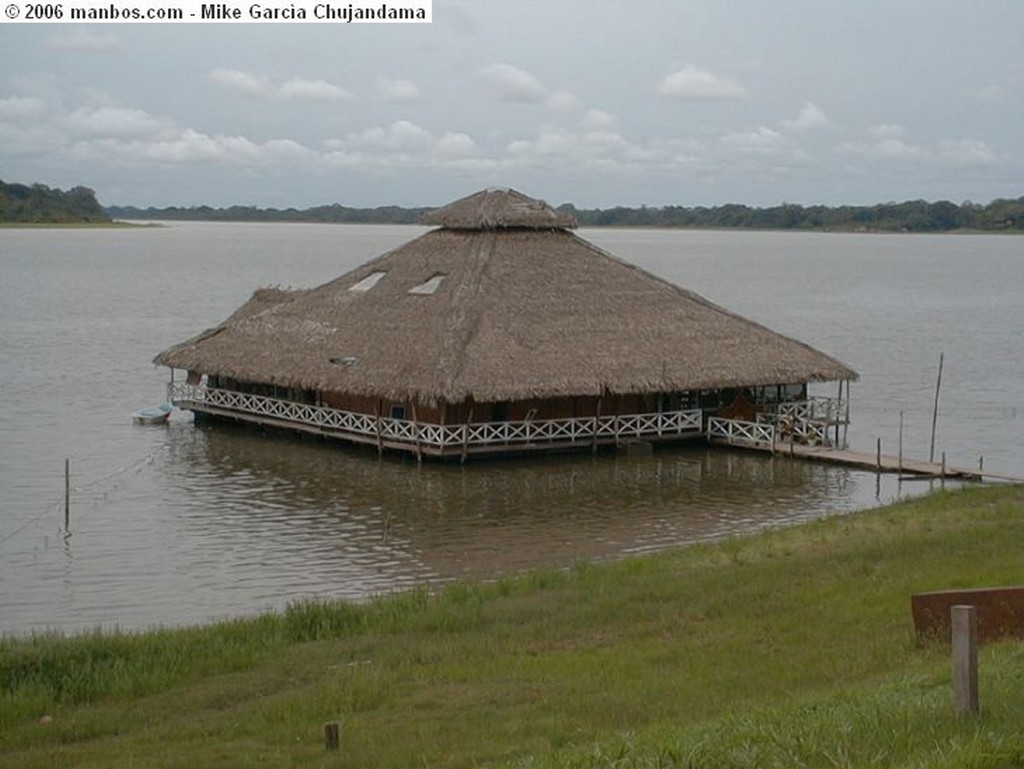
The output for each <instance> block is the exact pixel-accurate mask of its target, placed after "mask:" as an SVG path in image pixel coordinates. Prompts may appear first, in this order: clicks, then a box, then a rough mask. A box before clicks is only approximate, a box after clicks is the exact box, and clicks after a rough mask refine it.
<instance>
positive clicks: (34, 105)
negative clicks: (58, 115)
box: [0, 96, 46, 121]
mask: <svg viewBox="0 0 1024 769" xmlns="http://www.w3.org/2000/svg"><path fill="white" fill-rule="evenodd" d="M44 112H46V102H45V101H43V100H42V99H40V98H39V97H37V96H13V97H11V98H10V99H0V120H10V121H18V120H34V119H37V118H38V117H39V116H40V115H42V114H43V113H44Z"/></svg>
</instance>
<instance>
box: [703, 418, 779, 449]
mask: <svg viewBox="0 0 1024 769" xmlns="http://www.w3.org/2000/svg"><path fill="white" fill-rule="evenodd" d="M708 438H710V439H712V440H716V439H717V440H723V441H725V442H726V443H729V444H748V445H755V446H760V445H764V444H771V443H774V442H775V426H774V425H773V424H771V423H770V422H744V421H743V420H741V419H721V418H719V417H711V418H710V419H708Z"/></svg>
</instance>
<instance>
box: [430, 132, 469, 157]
mask: <svg viewBox="0 0 1024 769" xmlns="http://www.w3.org/2000/svg"><path fill="white" fill-rule="evenodd" d="M478 149H479V148H478V147H477V145H476V142H475V141H473V138H472V137H471V136H469V135H467V134H464V133H451V132H449V133H445V134H443V135H442V136H441V138H440V139H438V141H437V152H438V154H439V155H443V156H445V157H451V158H468V157H473V156H474V155H476V154H477V152H478Z"/></svg>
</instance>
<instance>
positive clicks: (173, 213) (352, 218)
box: [106, 203, 431, 224]
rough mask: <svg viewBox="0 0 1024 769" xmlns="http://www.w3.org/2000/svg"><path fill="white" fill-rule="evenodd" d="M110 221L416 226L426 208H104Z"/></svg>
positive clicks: (427, 209) (335, 204) (339, 206)
mask: <svg viewBox="0 0 1024 769" xmlns="http://www.w3.org/2000/svg"><path fill="white" fill-rule="evenodd" d="M106 210H107V213H108V214H110V216H112V217H113V218H114V219H129V220H131V219H160V220H163V219H184V220H198V221H211V222H323V223H333V224H346V223H347V224H417V223H419V221H420V218H421V217H422V216H423V215H424V214H425V213H426V212H427V211H430V210H431V209H430V208H400V207H398V206H381V207H380V208H348V207H347V206H342V205H339V204H337V203H334V204H333V205H329V206H316V207H315V208H303V209H298V208H256V207H254V206H230V207H228V208H211V207H210V206H193V207H191V208H179V207H177V206H171V207H170V208H153V207H152V206H151V207H149V208H136V207H135V206H107V209H106Z"/></svg>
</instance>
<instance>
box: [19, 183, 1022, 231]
mask: <svg viewBox="0 0 1024 769" xmlns="http://www.w3.org/2000/svg"><path fill="white" fill-rule="evenodd" d="M430 210H432V209H431V208H429V207H419V208H403V207H401V206H378V207H376V208H352V207H349V206H343V205H341V204H339V203H334V204H331V205H324V206H315V207H312V208H304V209H298V208H286V209H278V208H258V207H256V206H229V207H226V208H213V207H211V206H189V207H179V206H171V207H166V208H155V207H152V206H151V207H148V208H138V207H136V206H107V207H105V208H104V207H103V206H102V205H100V203H99V202H98V201H97V199H96V193H95V192H94V191H93V190H91V189H89V188H88V187H82V186H78V187H73V188H72V189H70V190H67V191H66V192H65V191H62V190H59V189H53V188H50V187H47V186H46V185H44V184H31V185H26V184H12V183H5V182H4V181H2V180H0V222H4V223H42V224H50V223H52V224H63V223H92V222H99V223H105V222H110V221H111V220H112V219H124V220H139V219H151V220H167V219H170V220H199V221H232V222H322V223H352V224H417V223H419V221H420V220H421V218H422V217H423V215H424V214H426V213H427V212H428V211H430ZM559 210H561V211H565V212H567V213H570V214H572V215H573V216H574V217H575V218H576V221H577V222H579V225H580V226H581V227H680V228H687V227H688V228H694V229H733V228H739V229H766V230H839V231H849V232H955V231H958V230H964V231H979V232H1024V197H1019V198H1016V199H1009V198H999V199H996V200H993V201H992V202H990V203H988V204H986V205H981V204H978V203H972V202H970V201H967V202H964V203H960V204H957V203H952V202H950V201H948V200H940V201H937V202H928V201H925V200H909V201H905V202H902V203H880V204H877V205H873V206H824V205H813V206H802V205H796V204H791V203H783V204H781V205H778V206H770V207H766V208H758V207H753V206H747V205H743V204H738V203H729V204H725V205H720V206H696V207H685V206H640V207H639V208H631V207H627V206H615V207H614V208H606V209H601V208H590V209H587V208H576V207H575V206H574V205H572V204H571V203H566V204H563V205H561V206H559Z"/></svg>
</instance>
